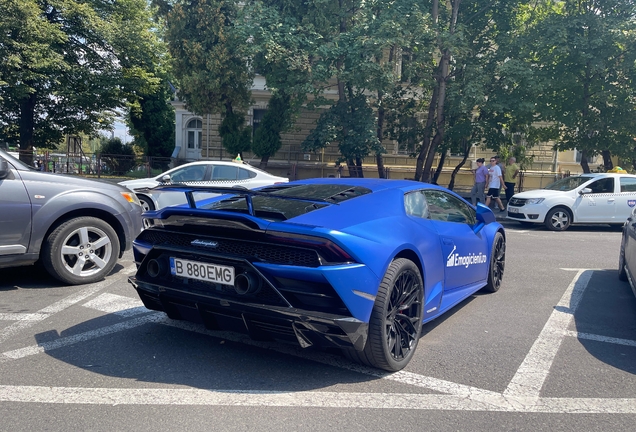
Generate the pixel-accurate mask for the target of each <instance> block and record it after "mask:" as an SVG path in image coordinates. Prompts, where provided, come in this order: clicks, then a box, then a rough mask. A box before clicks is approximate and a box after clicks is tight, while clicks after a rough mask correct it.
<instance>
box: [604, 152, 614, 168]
mask: <svg viewBox="0 0 636 432" xmlns="http://www.w3.org/2000/svg"><path fill="white" fill-rule="evenodd" d="M601 153H602V155H603V165H604V166H605V172H607V171H609V170H611V169H612V168H614V162H612V154H611V153H610V151H609V150H603V151H602V152H601Z"/></svg>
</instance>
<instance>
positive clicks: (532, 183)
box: [172, 77, 602, 190]
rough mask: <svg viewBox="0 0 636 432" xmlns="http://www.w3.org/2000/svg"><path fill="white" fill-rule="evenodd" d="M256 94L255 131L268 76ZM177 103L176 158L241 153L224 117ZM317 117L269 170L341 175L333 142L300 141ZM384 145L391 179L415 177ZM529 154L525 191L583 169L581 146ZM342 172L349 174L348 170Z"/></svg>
mask: <svg viewBox="0 0 636 432" xmlns="http://www.w3.org/2000/svg"><path fill="white" fill-rule="evenodd" d="M252 98H253V100H254V104H253V105H252V106H251V107H250V109H249V111H248V113H247V122H248V123H249V125H251V126H252V128H254V129H255V128H256V127H258V123H259V122H260V120H261V119H262V118H263V115H264V113H265V111H266V110H267V101H268V99H269V92H268V91H267V90H266V89H265V78H263V77H256V79H255V80H254V86H253V88H252ZM172 105H173V106H174V108H175V115H176V133H175V150H174V152H173V154H172V157H173V158H175V159H178V160H180V161H194V160H205V159H209V160H227V159H233V158H235V157H236V155H230V154H227V151H225V150H224V149H223V147H222V145H221V138H220V136H219V134H218V126H219V124H220V122H221V116H220V115H216V114H215V115H204V116H197V115H195V114H193V113H191V112H189V111H187V110H186V108H185V104H184V103H183V102H181V101H179V100H175V101H174V102H173V103H172ZM318 116H319V113H318V112H315V111H306V112H304V113H303V114H302V115H300V116H299V119H298V121H297V123H296V125H295V127H294V129H293V130H292V131H290V132H288V133H286V134H284V135H283V136H282V141H283V146H282V148H281V149H280V150H279V151H278V152H277V153H276V155H275V156H273V157H271V158H270V160H269V163H268V166H267V170H268V171H269V172H271V173H273V174H276V175H282V176H286V177H288V178H289V179H290V180H294V179H302V178H311V177H328V176H331V175H333V176H335V175H337V170H336V166H335V162H336V160H337V159H338V158H339V157H340V153H339V151H338V148H337V145H331V146H328V147H326V148H325V149H323V150H322V151H321V152H320V153H306V152H303V151H302V149H301V143H302V142H303V140H304V139H305V137H306V136H307V134H308V133H309V132H310V131H311V130H312V129H313V128H314V127H315V124H316V120H317V119H318ZM384 145H385V148H386V149H387V154H385V155H384V165H385V167H386V174H387V177H388V178H396V179H404V178H412V177H413V175H414V173H415V162H416V161H415V158H411V157H409V156H408V154H406V152H403V151H402V152H401V151H400V150H399V149H398V146H397V143H394V142H385V143H384ZM528 154H529V155H531V156H532V157H533V163H532V165H531V166H526V167H525V170H524V172H523V176H522V178H521V179H520V182H519V183H520V184H519V185H518V186H521V188H523V190H529V189H537V188H541V187H543V186H546V185H547V184H549V183H551V182H553V181H554V180H555V179H557V178H559V177H561V176H564V175H568V174H576V173H581V172H582V169H581V166H580V157H581V155H580V152H578V151H576V150H568V151H563V152H558V151H555V150H554V149H553V146H552V144H551V143H543V144H539V145H536V146H534V147H532V148H531V149H530V150H529V151H528ZM492 155H493V152H492V151H490V150H489V149H488V148H486V147H484V146H481V145H475V146H474V147H473V149H472V151H471V155H470V157H469V159H468V161H467V163H466V165H465V167H463V168H462V169H461V170H460V172H459V173H458V175H457V177H456V179H455V185H456V189H458V190H461V189H467V188H470V187H471V186H472V183H473V175H472V172H471V163H473V162H474V161H475V160H476V159H477V158H479V157H484V158H486V159H488V158H489V157H490V156H492ZM243 159H244V160H246V161H247V162H249V163H251V164H252V165H255V166H258V165H259V163H260V160H259V159H258V158H257V157H255V156H254V155H253V154H251V153H249V152H248V153H246V154H244V155H243ZM460 161H461V157H459V156H454V155H450V156H448V157H447V158H446V161H445V164H444V170H443V172H442V175H441V177H440V179H439V181H438V183H439V184H440V185H448V183H449V181H450V175H451V172H452V171H453V169H454V168H455V167H456V166H457V164H458V163H459V162H460ZM502 162H503V161H502ZM589 163H590V167H591V168H592V169H594V168H595V167H596V165H597V164H599V163H602V160H601V158H600V156H597V157H596V158H595V159H594V160H592V161H590V162H589ZM437 164H438V162H437V159H436V160H435V161H434V163H433V167H437ZM473 165H474V164H473ZM363 167H364V168H363V169H364V175H365V177H378V171H377V166H376V162H375V158H374V157H373V156H369V157H367V158H365V159H364V162H363ZM342 175H343V176H346V175H348V173H347V171H346V168H345V170H344V171H343V172H342Z"/></svg>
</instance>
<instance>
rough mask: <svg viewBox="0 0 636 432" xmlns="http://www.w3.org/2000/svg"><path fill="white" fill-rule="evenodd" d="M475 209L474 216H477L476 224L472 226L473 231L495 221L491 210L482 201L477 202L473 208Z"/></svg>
mask: <svg viewBox="0 0 636 432" xmlns="http://www.w3.org/2000/svg"><path fill="white" fill-rule="evenodd" d="M475 210H476V212H475V217H476V218H477V224H476V225H475V227H474V231H475V232H478V231H479V230H481V229H482V228H483V227H484V225H487V224H489V223H492V222H495V221H496V220H497V218H496V217H495V214H494V213H493V212H492V210H490V209H489V208H488V207H486V206H485V205H483V204H482V203H477V207H476V208H475Z"/></svg>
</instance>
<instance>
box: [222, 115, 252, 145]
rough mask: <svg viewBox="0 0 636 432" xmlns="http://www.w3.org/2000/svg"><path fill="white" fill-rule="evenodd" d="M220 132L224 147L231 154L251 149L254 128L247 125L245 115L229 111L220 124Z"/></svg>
mask: <svg viewBox="0 0 636 432" xmlns="http://www.w3.org/2000/svg"><path fill="white" fill-rule="evenodd" d="M219 134H220V135H221V142H222V144H223V147H224V148H225V149H226V150H227V151H228V152H229V153H230V154H231V155H237V154H242V153H243V152H244V151H248V150H249V149H250V146H251V143H252V129H251V128H250V127H249V126H246V125H245V115H244V114H240V113H234V112H231V113H228V114H226V115H225V117H224V118H223V121H222V122H221V124H220V125H219Z"/></svg>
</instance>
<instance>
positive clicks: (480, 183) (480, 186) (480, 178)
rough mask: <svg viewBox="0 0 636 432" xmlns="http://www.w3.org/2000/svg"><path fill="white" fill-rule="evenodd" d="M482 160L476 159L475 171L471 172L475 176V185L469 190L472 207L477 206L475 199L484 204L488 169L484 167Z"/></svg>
mask: <svg viewBox="0 0 636 432" xmlns="http://www.w3.org/2000/svg"><path fill="white" fill-rule="evenodd" d="M484 162H485V160H484V158H479V159H477V169H476V170H474V171H473V173H474V174H475V184H474V185H473V188H472V189H471V190H470V200H471V201H472V202H473V205H474V206H476V205H477V198H479V202H480V203H482V204H484V203H485V202H486V193H485V191H486V177H487V176H488V168H486V167H485V166H484Z"/></svg>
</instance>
